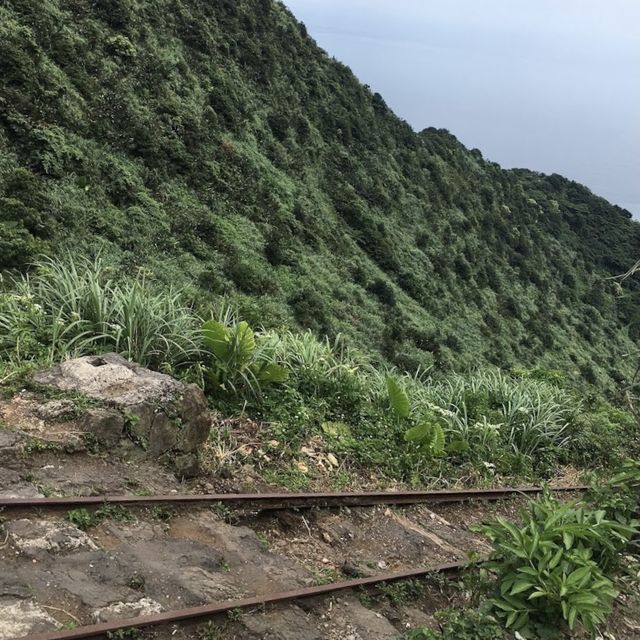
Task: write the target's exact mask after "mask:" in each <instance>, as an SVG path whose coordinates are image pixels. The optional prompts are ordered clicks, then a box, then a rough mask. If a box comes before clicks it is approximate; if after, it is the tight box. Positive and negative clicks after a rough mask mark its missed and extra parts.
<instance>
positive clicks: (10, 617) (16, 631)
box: [0, 597, 58, 640]
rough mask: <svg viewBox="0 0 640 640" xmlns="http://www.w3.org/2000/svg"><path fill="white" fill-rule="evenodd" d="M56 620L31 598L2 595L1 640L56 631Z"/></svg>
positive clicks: (0, 610) (0, 601) (0, 611)
mask: <svg viewBox="0 0 640 640" xmlns="http://www.w3.org/2000/svg"><path fill="white" fill-rule="evenodd" d="M57 628H58V625H57V623H56V621H55V620H54V619H53V618H52V617H51V616H50V615H49V614H48V613H47V612H46V611H45V610H44V609H42V608H41V607H38V606H37V605H36V604H34V603H33V602H32V601H31V600H21V599H18V598H5V597H0V640H12V639H13V638H21V637H22V636H26V635H29V634H32V633H42V632H45V631H54V630H55V629H57Z"/></svg>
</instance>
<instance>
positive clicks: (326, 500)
mask: <svg viewBox="0 0 640 640" xmlns="http://www.w3.org/2000/svg"><path fill="white" fill-rule="evenodd" d="M586 489H587V487H585V486H563V487H554V488H553V489H552V491H554V492H557V493H572V492H573V493H576V492H583V491H585V490H586ZM542 491H543V489H542V488H540V487H509V488H500V489H469V490H456V491H400V492H364V493H357V492H342V493H262V494H201V495H198V494H194V495H191V494H182V495H178V494H169V495H153V496H80V497H65V498H0V508H2V509H4V510H11V509H21V510H24V509H29V508H38V509H43V508H44V509H50V508H53V509H64V508H75V507H99V506H101V505H104V504H105V503H108V504H119V505H131V506H142V507H144V506H149V505H159V504H173V505H176V504H183V505H205V504H213V503H223V504H226V505H229V506H232V507H237V508H249V509H254V510H258V511H262V510H282V509H293V508H297V509H308V508H314V507H319V508H329V507H341V506H350V507H353V506H373V505H415V504H446V503H456V502H465V501H469V500H484V501H496V500H500V499H504V498H509V497H516V496H532V495H537V494H539V493H541V492H542ZM481 560H482V559H480V560H476V561H475V562H479V561H481ZM469 564H470V563H469V561H463V562H453V563H448V564H440V565H432V566H426V567H423V568H419V569H412V570H409V571H401V572H396V573H384V574H380V575H376V576H371V577H366V578H357V579H352V580H346V581H340V582H333V583H331V584H326V585H321V586H313V587H307V588H301V589H295V590H291V591H285V592H279V593H272V594H267V595H260V596H256V597H250V598H244V599H237V600H226V601H223V602H216V603H210V604H207V605H202V606H198V607H192V608H186V609H180V610H173V611H165V612H162V613H158V614H153V615H147V616H139V617H136V618H130V619H125V620H118V621H114V622H108V623H100V624H93V625H88V626H82V627H77V628H75V629H69V630H60V631H53V632H46V633H39V634H33V635H29V636H25V637H24V638H23V639H22V640H79V639H80V638H94V637H107V636H108V635H109V634H114V633H122V632H126V631H127V630H130V629H134V628H135V629H143V628H148V627H154V626H159V625H166V624H174V623H184V622H196V621H203V620H206V619H207V618H211V617H213V616H216V615H220V614H223V613H225V612H229V611H233V610H241V609H250V608H255V607H258V606H262V605H266V604H279V603H286V602H291V601H294V600H299V599H304V598H311V597H314V596H323V595H328V594H332V593H335V592H338V591H344V590H349V589H354V588H358V587H369V586H375V585H378V584H381V583H389V582H397V581H400V580H408V579H415V578H423V577H425V576H427V575H429V574H434V573H437V574H441V575H448V576H451V575H456V574H457V573H459V572H460V571H461V570H462V569H463V568H464V567H466V566H468V565H469Z"/></svg>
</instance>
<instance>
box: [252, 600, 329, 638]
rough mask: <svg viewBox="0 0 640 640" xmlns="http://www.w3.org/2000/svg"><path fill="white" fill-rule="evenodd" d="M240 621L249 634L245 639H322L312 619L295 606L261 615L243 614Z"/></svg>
mask: <svg viewBox="0 0 640 640" xmlns="http://www.w3.org/2000/svg"><path fill="white" fill-rule="evenodd" d="M241 621H242V625H243V626H244V627H245V628H246V630H247V632H248V633H249V634H250V635H248V636H246V637H247V638H251V639H252V640H253V639H254V638H256V639H257V638H259V639H260V640H300V639H301V638H304V639H305V640H322V638H323V637H324V636H323V635H322V634H321V633H320V632H319V631H318V625H317V622H316V621H315V620H314V619H313V617H311V616H309V615H307V614H306V613H305V612H304V611H303V610H302V609H301V608H300V607H297V606H296V605H291V606H289V607H286V608H282V609H280V608H279V609H274V610H273V611H268V612H267V613H263V614H245V615H243V616H242V617H241Z"/></svg>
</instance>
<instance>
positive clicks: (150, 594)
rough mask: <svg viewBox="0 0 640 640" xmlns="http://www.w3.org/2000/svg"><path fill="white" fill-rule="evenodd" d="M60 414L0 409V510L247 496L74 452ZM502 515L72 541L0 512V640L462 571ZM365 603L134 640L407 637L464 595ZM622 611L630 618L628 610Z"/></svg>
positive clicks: (207, 529)
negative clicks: (39, 499) (103, 499)
mask: <svg viewBox="0 0 640 640" xmlns="http://www.w3.org/2000/svg"><path fill="white" fill-rule="evenodd" d="M56 402H57V401H56ZM44 405H46V407H45V409H41V408H39V407H41V406H44ZM68 409H69V407H68V406H67V407H66V410H67V413H66V414H65V407H64V406H62V407H61V406H59V405H51V404H50V401H46V400H45V399H44V398H41V397H39V396H37V395H35V394H30V393H27V394H20V396H19V397H17V398H13V399H8V400H7V399H5V400H0V422H1V423H2V425H3V426H2V428H0V495H1V496H43V495H44V496H50V495H67V496H68V495H106V494H147V493H171V492H180V493H186V492H202V491H208V492H210V491H214V490H220V489H221V488H226V489H228V490H229V489H230V490H234V489H235V490H238V491H240V490H246V489H247V486H246V483H243V482H242V481H238V480H233V479H226V480H221V479H220V478H217V477H214V476H203V477H201V478H198V479H194V480H190V481H188V482H180V481H178V480H177V479H176V477H175V475H174V474H172V473H171V472H170V471H168V470H167V469H166V468H165V467H162V466H159V465H158V464H157V463H155V462H151V461H148V460H145V459H144V458H143V457H142V456H141V454H140V451H139V450H138V449H137V448H136V447H133V446H128V444H127V443H126V442H124V443H121V444H120V445H118V447H114V448H113V449H111V450H110V451H109V452H108V454H107V453H106V452H104V451H101V450H100V449H96V448H95V447H93V446H92V445H91V443H88V442H87V441H86V439H85V438H84V437H83V435H82V433H81V430H80V429H79V427H78V424H77V422H76V420H75V418H74V414H73V412H71V413H69V411H68ZM253 489H254V490H255V487H253ZM520 504H521V503H520ZM518 506H519V503H518V501H509V502H504V503H494V504H491V505H483V504H479V503H476V504H473V505H467V506H465V507H461V506H460V505H455V506H444V505H443V506H438V507H437V508H434V509H428V508H427V507H425V506H415V507H408V508H387V507H372V508H349V509H348V508H344V509H332V510H312V511H298V512H296V511H283V512H274V513H264V514H252V513H245V514H239V515H238V516H237V517H236V514H234V513H230V512H228V511H227V510H226V509H221V508H216V507H215V506H214V507H199V508H178V509H175V510H168V509H166V508H152V509H148V508H137V509H131V510H128V511H126V510H125V511H123V510H114V511H111V512H107V513H106V514H105V515H104V517H103V518H102V519H101V521H99V522H92V523H88V524H89V525H90V526H88V528H87V529H86V531H83V530H81V529H79V528H78V527H77V526H76V525H75V524H72V522H70V521H69V519H68V518H67V514H66V513H65V512H54V511H39V512H37V511H22V512H15V511H12V512H7V513H5V514H3V519H2V520H0V523H1V524H0V567H1V570H0V640H5V639H9V638H20V637H22V636H25V635H28V634H31V633H36V632H40V631H47V630H53V629H60V628H64V627H70V626H77V625H84V624H90V623H94V622H104V621H110V620H116V619H122V618H131V617H136V616H139V615H147V614H151V613H157V612H160V611H166V610H171V609H178V608H184V607H192V606H197V605H202V604H205V603H209V602H213V601H220V600H227V599H235V598H241V597H247V596H252V595H259V594H267V593H273V592H278V591H285V590H290V589H293V588H296V587H305V586H311V585H315V584H319V583H322V582H326V581H334V580H339V579H347V578H349V577H353V576H366V575H373V574H377V573H383V572H386V571H389V572H391V571H398V570H401V569H403V568H407V569H408V568H415V567H418V566H424V565H429V564H436V563H441V562H449V561H453V560H456V559H462V558H464V557H465V554H466V551H468V550H471V549H473V550H475V551H477V552H480V553H482V552H484V551H486V550H487V547H486V544H485V543H484V542H483V541H482V540H480V539H479V538H478V537H477V536H476V535H475V534H473V533H471V532H470V531H469V526H470V525H471V524H473V523H474V522H477V521H479V520H481V519H483V518H487V517H491V516H494V515H497V514H501V515H505V516H507V517H516V514H517V509H518ZM373 596H375V594H373ZM373 596H372V594H371V593H369V592H367V593H351V592H346V593H341V594H338V595H336V596H333V597H323V598H313V599H310V600H306V601H299V602H296V603H295V604H290V605H286V606H274V607H268V608H264V609H261V610H256V611H245V612H240V613H238V614H237V615H230V616H226V617H224V618H223V619H220V618H218V619H216V620H214V621H212V622H211V623H209V624H207V625H202V624H200V625H198V626H196V625H191V626H180V627H175V628H170V627H162V628H158V629H153V630H149V631H146V632H144V634H143V637H148V638H154V639H159V640H162V639H164V638H166V639H167V640H169V639H170V638H174V639H186V638H199V639H200V640H220V639H223V638H224V639H227V638H228V639H230V640H232V639H235V638H237V639H243V640H244V639H247V640H258V639H265V640H294V639H303V638H304V639H308V640H316V639H317V640H391V639H397V638H401V637H402V635H403V634H404V633H405V632H406V631H407V629H411V628H414V627H416V626H430V627H437V623H436V621H435V618H434V613H435V612H436V611H438V610H440V609H442V608H443V607H446V606H448V605H449V604H451V603H452V602H453V603H454V604H460V603H461V602H464V601H465V599H466V598H467V597H468V594H465V593H460V592H459V591H455V592H454V593H453V595H451V594H448V592H447V590H446V589H441V588H439V587H438V586H437V585H435V586H433V588H430V589H428V590H427V591H426V592H425V593H424V594H423V595H422V596H421V597H419V598H418V599H417V600H411V601H409V600H405V599H402V600H399V601H398V602H396V603H395V604H394V602H393V600H390V599H389V598H388V597H373ZM451 598H453V600H451ZM624 606H626V607H627V608H628V609H629V611H633V610H634V609H633V603H632V602H631V601H629V602H627V603H624ZM637 619H638V618H637V616H636V617H634V616H633V615H632V613H628V614H627V613H625V615H621V616H618V617H617V619H616V621H615V623H614V625H615V634H616V635H615V636H614V637H615V638H617V639H620V640H622V639H625V640H626V639H627V638H636V637H640V635H639V634H638V630H637V628H635V629H634V628H633V627H634V625H636V624H637V622H636V620H637ZM612 628H613V627H612ZM625 634H626V635H625ZM634 634H635V635H634Z"/></svg>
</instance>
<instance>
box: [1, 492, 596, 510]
mask: <svg viewBox="0 0 640 640" xmlns="http://www.w3.org/2000/svg"><path fill="white" fill-rule="evenodd" d="M586 489H587V487H586V486H570V487H566V486H564V487H553V489H552V490H553V491H554V492H557V493H569V492H580V491H585V490H586ZM542 491H543V489H542V488H540V487H509V488H500V489H461V490H454V491H394V492H391V491H366V492H342V493H208V494H167V495H153V496H134V495H127V496H117V495H116V496H109V495H105V496H72V497H65V498H0V508H3V509H5V510H6V509H18V508H20V509H28V508H45V509H51V508H63V509H64V508H69V507H92V506H93V507H99V506H101V505H103V504H104V503H105V502H106V503H109V504H119V505H140V506H145V505H158V504H185V505H193V504H197V505H200V504H213V503H222V504H226V505H230V506H233V507H242V508H254V509H258V510H260V511H268V510H279V509H292V508H298V509H308V508H312V507H322V508H327V507H345V506H346V507H366V506H373V505H381V504H383V505H412V504H421V503H423V504H446V503H452V502H465V501H468V500H486V501H494V500H502V499H504V498H509V497H513V496H517V495H523V496H531V495H537V494H539V493H541V492H542Z"/></svg>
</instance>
